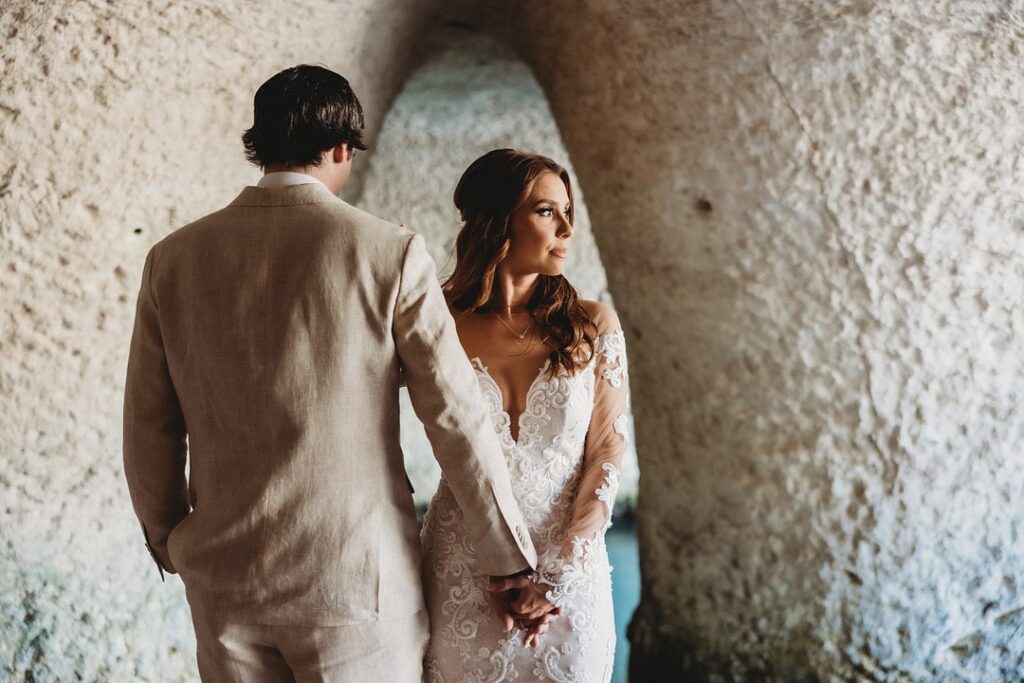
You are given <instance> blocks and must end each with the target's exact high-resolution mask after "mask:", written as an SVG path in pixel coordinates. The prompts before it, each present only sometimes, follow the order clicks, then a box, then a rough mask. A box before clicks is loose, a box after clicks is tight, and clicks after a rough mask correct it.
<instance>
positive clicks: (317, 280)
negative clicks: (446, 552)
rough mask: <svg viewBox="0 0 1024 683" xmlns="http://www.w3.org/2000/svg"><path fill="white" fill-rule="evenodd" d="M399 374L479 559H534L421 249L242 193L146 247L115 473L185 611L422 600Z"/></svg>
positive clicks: (314, 199)
mask: <svg viewBox="0 0 1024 683" xmlns="http://www.w3.org/2000/svg"><path fill="white" fill-rule="evenodd" d="M400 377H402V378H404V381H405V383H406V384H407V385H408V388H409V393H410V396H411V398H412V403H413V406H414V408H415V411H416V414H417V416H418V417H419V419H420V420H422V421H423V423H424V425H425V426H426V431H427V435H428V437H429V439H430V442H431V444H432V446H433V450H434V454H435V457H436V458H437V459H438V462H439V463H440V465H441V469H442V471H443V474H444V477H445V478H446V480H447V481H448V483H449V485H450V486H451V488H452V491H453V492H454V493H455V495H456V497H457V498H458V501H459V505H460V507H461V511H462V514H463V515H464V517H465V520H466V524H467V527H468V529H469V534H470V536H471V537H472V539H473V542H474V543H475V544H476V547H477V548H479V549H480V566H481V568H482V569H483V570H484V571H486V572H488V573H490V574H497V575H502V574H511V573H514V572H517V571H519V570H522V569H526V568H527V567H528V566H529V567H532V566H534V564H535V563H536V553H535V551H534V548H533V545H532V544H531V541H530V537H529V534H528V533H527V531H526V526H525V524H524V522H523V519H522V516H521V514H520V511H519V509H518V508H517V506H516V503H515V500H514V498H513V494H512V490H511V485H510V482H509V475H508V471H507V470H506V467H505V464H504V460H503V457H502V454H501V448H500V445H499V443H498V441H497V437H496V435H495V433H494V430H493V427H492V425H491V422H490V418H489V416H488V414H487V412H486V408H485V406H486V401H484V400H483V398H482V397H481V395H480V390H479V388H478V385H477V382H476V379H475V376H474V373H473V369H472V367H471V365H470V362H469V360H468V359H467V358H466V356H465V353H464V351H463V349H462V347H461V346H460V344H459V341H458V338H457V335H456V332H455V326H454V323H453V321H452V319H451V316H450V315H449V313H448V310H447V307H446V305H445V302H444V299H443V296H442V293H441V290H440V287H439V285H438V283H437V280H436V276H435V272H434V265H433V261H432V260H431V258H430V256H429V255H428V254H427V252H426V250H425V248H424V245H423V241H422V239H421V238H420V237H418V236H416V235H414V234H413V233H411V232H409V231H408V230H406V229H404V228H401V227H398V226H395V225H392V224H390V223H387V222H385V221H382V220H380V219H377V218H374V217H373V216H371V215H369V214H367V213H364V212H362V211H360V210H358V209H356V208H354V207H352V206H350V205H348V204H346V203H345V202H343V201H342V200H340V199H338V198H337V197H335V196H334V195H332V194H331V192H330V191H329V190H327V189H326V188H325V187H323V186H322V185H320V184H319V183H317V184H308V185H293V186H288V187H281V188H257V187H247V188H245V189H244V190H243V191H242V193H241V195H239V196H238V198H237V199H235V200H234V201H233V202H232V203H231V204H230V205H229V206H227V207H226V208H224V209H222V210H220V211H217V212H216V213H213V214H211V215H209V216H206V217H204V218H202V219H200V220H198V221H196V222H195V223H192V224H191V225H188V226H186V227H184V228H181V229H180V230H177V231H175V232H173V233H172V234H170V235H169V236H168V237H167V238H165V239H164V240H162V241H161V242H159V243H158V244H156V245H155V246H154V247H153V248H152V250H151V251H150V252H149V255H148V257H147V258H146V264H145V267H144V270H143V276H142V288H141V291H140V293H139V299H138V306H137V312H136V319H135V330H134V333H133V336H132V342H131V352H130V356H129V361H128V376H127V384H126V387H125V405H124V467H125V475H126V478H127V481H128V488H129V491H130V493H131V499H132V504H133V506H134V508H135V512H136V514H137V515H138V517H139V520H140V521H141V523H142V528H143V533H144V535H145V537H146V542H147V545H148V546H149V548H150V551H151V553H152V554H153V556H154V558H155V559H156V561H157V563H158V565H159V566H160V567H161V568H162V570H167V571H170V572H178V573H180V575H181V578H182V580H183V581H184V583H185V587H186V591H187V594H188V596H189V600H190V601H191V600H196V599H198V600H202V601H203V604H205V605H206V606H207V607H209V606H215V607H216V608H217V609H219V610H221V611H222V612H224V613H227V614H234V615H236V616H237V618H239V619H244V620H249V621H251V622H258V623H265V624H296V625H340V624H346V623H359V622H363V621H373V620H377V619H383V618H388V617H391V616H402V615H406V614H411V613H414V612H416V611H418V610H419V609H422V608H423V601H422V584H421V579H420V547H419V535H418V531H417V524H416V516H415V511H414V507H413V502H412V496H411V486H409V484H408V478H407V476H406V474H405V469H404V465H403V460H402V451H401V448H400V446H399V414H398V388H399V381H400ZM186 465H187V467H188V473H187V474H186Z"/></svg>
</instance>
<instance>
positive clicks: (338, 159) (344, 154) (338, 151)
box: [331, 142, 355, 164]
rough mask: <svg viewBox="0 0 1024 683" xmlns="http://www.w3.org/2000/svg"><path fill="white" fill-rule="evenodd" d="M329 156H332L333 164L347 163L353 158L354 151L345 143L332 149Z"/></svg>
mask: <svg viewBox="0 0 1024 683" xmlns="http://www.w3.org/2000/svg"><path fill="white" fill-rule="evenodd" d="M331 154H332V155H333V158H334V163H336V164H340V163H342V162H345V161H349V160H350V159H351V158H352V157H353V156H355V150H354V149H352V147H350V146H349V144H348V143H347V142H343V143H341V144H340V145H337V146H336V147H335V148H334V149H332V150H331Z"/></svg>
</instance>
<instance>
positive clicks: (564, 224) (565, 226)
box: [556, 216, 572, 239]
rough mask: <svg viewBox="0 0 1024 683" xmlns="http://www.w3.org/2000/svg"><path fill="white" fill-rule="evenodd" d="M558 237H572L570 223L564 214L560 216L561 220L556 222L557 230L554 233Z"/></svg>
mask: <svg viewBox="0 0 1024 683" xmlns="http://www.w3.org/2000/svg"><path fill="white" fill-rule="evenodd" d="M556 234H557V235H558V236H559V237H562V238H564V239H569V238H570V237H572V223H571V222H569V219H568V218H566V217H565V216H562V220H561V221H560V222H559V224H558V232H557V233H556Z"/></svg>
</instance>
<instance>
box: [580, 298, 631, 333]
mask: <svg viewBox="0 0 1024 683" xmlns="http://www.w3.org/2000/svg"><path fill="white" fill-rule="evenodd" d="M580 305H581V306H583V310H584V311H586V313H587V316H588V317H589V318H590V319H591V320H593V321H594V324H595V325H597V333H598V334H605V333H608V332H616V331H618V330H620V329H621V328H622V325H621V323H619V316H618V314H616V313H615V309H614V308H612V307H611V306H609V305H608V304H604V303H601V302H600V301H586V300H583V299H581V300H580Z"/></svg>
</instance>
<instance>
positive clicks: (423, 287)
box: [393, 235, 537, 576]
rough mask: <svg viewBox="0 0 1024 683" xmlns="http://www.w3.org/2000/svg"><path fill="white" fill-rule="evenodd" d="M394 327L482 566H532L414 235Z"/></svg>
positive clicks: (482, 407) (492, 570)
mask: <svg viewBox="0 0 1024 683" xmlns="http://www.w3.org/2000/svg"><path fill="white" fill-rule="evenodd" d="M393 334H394V339H395V345H396V348H397V349H398V356H399V359H400V361H401V365H402V374H403V376H404V379H405V383H406V386H407V387H408V389H409V397H410V398H411V399H412V405H413V409H414V410H415V412H416V416H417V417H418V418H419V419H420V421H421V422H423V425H424V427H425V428H426V432H427V438H428V439H429V440H430V445H431V446H432V448H433V451H434V457H435V458H437V461H438V464H439V465H440V466H441V471H442V472H443V473H444V477H445V480H446V481H447V483H448V486H449V487H450V488H451V491H452V493H453V494H454V496H455V499H456V501H457V502H458V505H459V508H460V509H461V510H462V512H463V515H464V519H465V524H466V529H467V531H468V533H469V535H470V538H471V539H472V541H473V544H474V545H475V547H476V549H477V555H478V558H477V559H478V563H479V566H480V569H481V570H482V571H484V572H486V573H488V574H491V575H494V576H505V575H509V574H514V573H517V572H519V571H522V570H524V569H527V568H533V567H534V566H535V565H536V562H537V553H536V550H535V549H534V547H533V543H532V541H531V540H530V535H529V533H528V532H527V529H526V524H525V522H524V521H523V517H522V513H521V512H520V510H519V507H518V506H517V505H516V502H515V498H514V496H513V494H512V484H511V481H510V480H509V473H508V469H507V468H506V466H505V461H504V458H503V456H502V454H501V446H500V444H499V443H498V437H497V435H496V434H495V433H494V427H493V426H492V424H491V420H490V416H489V414H488V412H487V408H486V406H487V403H486V401H484V398H483V395H482V393H481V391H480V387H479V384H478V383H477V380H476V375H475V373H474V371H473V367H472V365H471V364H470V362H469V360H468V359H467V358H466V354H465V352H464V351H463V349H462V345H461V344H460V343H459V339H458V334H457V333H456V331H455V322H454V321H453V320H452V317H451V314H450V313H449V312H448V307H447V305H446V304H445V301H444V295H443V294H442V293H441V287H440V285H439V284H438V282H437V278H436V275H435V271H434V262H433V260H432V259H431V258H430V255H429V254H428V253H427V251H426V248H425V246H424V244H423V240H422V238H420V237H419V236H418V235H414V236H412V237H411V238H410V240H409V242H408V245H407V247H406V251H405V258H404V264H403V267H402V279H401V283H400V285H399V292H398V299H397V301H396V304H395V315H394V326H393Z"/></svg>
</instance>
